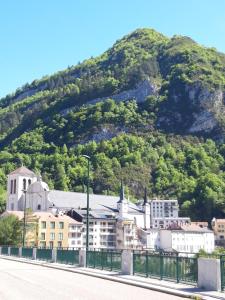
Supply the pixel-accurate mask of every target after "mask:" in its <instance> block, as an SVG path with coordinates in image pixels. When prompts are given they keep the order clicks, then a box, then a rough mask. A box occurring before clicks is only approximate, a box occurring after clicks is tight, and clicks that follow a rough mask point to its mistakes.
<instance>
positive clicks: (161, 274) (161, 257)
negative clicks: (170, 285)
mask: <svg viewBox="0 0 225 300" xmlns="http://www.w3.org/2000/svg"><path fill="white" fill-rule="evenodd" d="M159 259H160V280H162V279H163V255H162V253H161V252H160V258H159Z"/></svg>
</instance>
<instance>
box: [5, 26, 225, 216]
mask: <svg viewBox="0 0 225 300" xmlns="http://www.w3.org/2000/svg"><path fill="white" fill-rule="evenodd" d="M224 91H225V54H222V53H219V52H217V51H216V50H215V49H213V48H205V47H203V46H200V45H198V44H197V43H196V42H194V41H193V40H192V39H190V38H189V37H182V36H174V37H172V38H167V37H165V36H163V35H162V34H160V33H157V32H156V31H154V30H152V29H138V30H136V31H134V32H133V33H131V34H129V35H127V36H125V37H124V38H122V39H121V40H119V41H117V42H116V43H115V44H114V45H113V46H112V48H110V49H109V50H108V51H106V52H105V53H103V54H102V55H101V56H99V57H97V58H91V59H88V60H86V61H84V62H82V63H80V64H78V65H76V66H73V67H69V68H68V69H66V70H64V71H61V72H58V73H56V74H54V75H52V76H49V77H44V78H42V79H41V80H35V81H34V82H32V83H31V84H26V85H24V86H23V87H22V88H20V89H17V90H16V92H15V93H14V94H12V95H8V96H6V97H4V98H2V99H1V100H0V146H1V151H0V186H1V187H2V191H3V190H4V187H5V182H6V174H7V173H8V172H10V171H11V170H12V169H14V168H15V167H16V166H18V165H19V164H21V162H23V163H24V164H25V165H26V166H27V167H29V168H31V169H33V170H35V171H36V172H41V173H42V174H43V179H44V180H45V181H47V182H48V183H49V185H50V187H51V188H56V189H64V190H74V191H83V190H84V189H85V182H86V161H85V160H84V159H83V158H82V156H81V155H82V154H88V155H90V156H91V163H92V172H91V187H92V189H93V192H94V193H110V194H112V193H114V194H116V193H118V189H119V181H120V179H121V178H123V180H124V182H125V184H126V188H127V196H128V195H129V197H130V198H131V199H137V198H140V197H143V193H144V187H147V188H148V194H149V197H155V196H158V197H169V198H177V199H178V200H179V203H180V205H181V208H182V213H183V214H190V215H191V216H192V217H193V218H194V219H201V220H202V219H207V220H210V218H212V217H213V216H217V217H219V216H224V215H225V180H224V179H225V170H224V159H225V145H224V136H225V115H224V109H225V104H224V100H225V92H224Z"/></svg>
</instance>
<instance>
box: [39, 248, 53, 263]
mask: <svg viewBox="0 0 225 300" xmlns="http://www.w3.org/2000/svg"><path fill="white" fill-rule="evenodd" d="M36 259H38V260H44V261H49V262H51V261H52V249H51V248H37V252H36Z"/></svg>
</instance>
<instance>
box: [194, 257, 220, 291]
mask: <svg viewBox="0 0 225 300" xmlns="http://www.w3.org/2000/svg"><path fill="white" fill-rule="evenodd" d="M198 287H199V288H203V289H205V290H211V291H220V290H221V266H220V259H216V258H205V257H200V258H198Z"/></svg>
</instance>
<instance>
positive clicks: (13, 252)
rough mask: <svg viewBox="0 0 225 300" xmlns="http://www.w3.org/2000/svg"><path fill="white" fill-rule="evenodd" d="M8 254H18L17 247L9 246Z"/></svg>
mask: <svg viewBox="0 0 225 300" xmlns="http://www.w3.org/2000/svg"><path fill="white" fill-rule="evenodd" d="M10 255H11V256H19V247H11V248H10Z"/></svg>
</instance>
